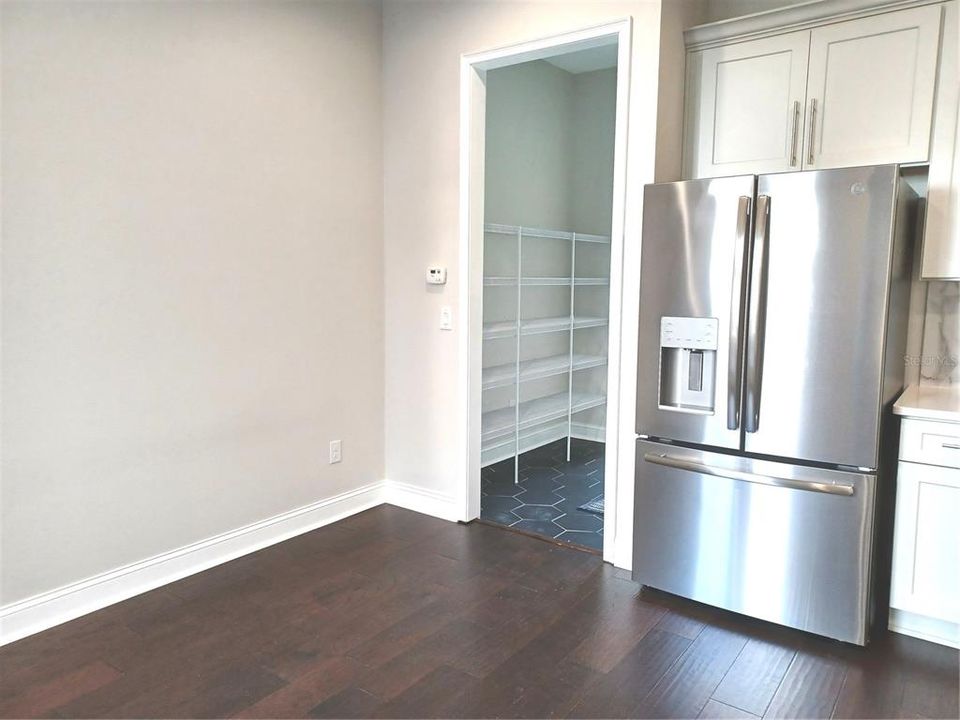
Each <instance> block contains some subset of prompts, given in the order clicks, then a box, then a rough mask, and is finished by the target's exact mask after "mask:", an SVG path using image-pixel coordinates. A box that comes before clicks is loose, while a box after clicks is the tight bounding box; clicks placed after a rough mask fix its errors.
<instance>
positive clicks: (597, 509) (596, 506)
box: [577, 495, 603, 515]
mask: <svg viewBox="0 0 960 720" xmlns="http://www.w3.org/2000/svg"><path fill="white" fill-rule="evenodd" d="M577 510H583V511H584V512H588V513H593V514H594V515H603V495H601V496H600V497H595V498H594V499H593V500H591V501H590V502H587V503H584V504H583V505H581V506H580V507H578V508H577Z"/></svg>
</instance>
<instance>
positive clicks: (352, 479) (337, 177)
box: [0, 0, 384, 603]
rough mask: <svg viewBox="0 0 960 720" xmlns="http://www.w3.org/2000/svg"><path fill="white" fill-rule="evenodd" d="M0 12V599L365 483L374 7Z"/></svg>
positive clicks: (374, 462) (378, 185) (379, 273)
mask: <svg viewBox="0 0 960 720" xmlns="http://www.w3.org/2000/svg"><path fill="white" fill-rule="evenodd" d="M2 25H3V27H2V53H3V56H2V65H3V69H2V73H3V75H2V86H3V108H2V137H0V142H2V147H0V149H2V182H3V190H4V196H3V211H4V212H3V221H2V222H3V228H2V229H3V246H2V253H3V256H2V261H3V269H2V273H3V274H2V281H3V289H2V293H3V294H2V302H3V335H2V342H3V353H4V357H3V362H4V367H3V386H2V392H3V417H2V420H3V467H2V471H3V484H2V497H0V505H2V517H0V520H2V552H3V556H2V573H3V574H2V595H0V603H10V602H12V601H16V600H20V599H22V598H26V597H28V596H31V595H34V594H36V593H40V592H43V591H47V590H51V589H53V588H56V587H58V586H62V585H64V584H66V583H70V582H73V581H77V580H81V579H83V578H86V577H89V576H91V575H94V574H97V573H100V572H102V571H106V570H109V569H112V568H116V567H117V566H120V565H123V564H126V563H130V562H134V561H137V560H141V559H144V558H147V557H150V556H152V555H155V554H157V553H161V552H164V551H168V550H171V549H173V548H177V547H180V546H183V545H185V544H188V543H191V542H194V541H198V540H202V539H204V538H207V537H210V536H212V535H215V534H217V533H221V532H224V531H227V530H231V529H234V528H237V527H240V526H243V525H245V524H248V523H251V522H255V521H257V520H261V519H264V518H267V517H270V516H272V515H275V514H278V513H281V512H283V511H286V510H291V509H293V508H297V507H300V506H303V505H306V504H309V503H311V502H314V501H317V500H319V499H322V498H326V497H329V496H332V495H335V494H337V493H340V492H343V491H345V490H348V489H351V488H355V487H357V486H359V485H363V484H366V483H369V482H373V481H377V480H380V479H382V477H383V432H382V427H383V386H382V383H383V380H382V378H383V355H384V329H383V312H384V310H383V302H384V295H383V246H382V203H381V199H382V181H383V177H382V164H381V163H382V159H381V157H382V154H381V137H382V134H381V83H380V77H381V63H380V47H381V44H380V43H381V13H380V6H379V3H377V2H362V1H356V0H346V1H344V2H314V3H279V2H244V3H232V2H230V3H227V2H216V3H202V2H179V3H166V2H163V3H159V2H157V3H153V2H130V3H120V2H83V3H79V2H65V3H55V2H25V3H20V2H5V3H3V5H2ZM334 438H341V439H342V440H343V458H344V460H343V463H342V464H340V465H334V466H330V465H328V464H327V443H328V442H329V441H330V440H331V439H334Z"/></svg>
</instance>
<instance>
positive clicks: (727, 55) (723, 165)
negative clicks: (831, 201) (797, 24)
mask: <svg viewBox="0 0 960 720" xmlns="http://www.w3.org/2000/svg"><path fill="white" fill-rule="evenodd" d="M809 45H810V33H808V32H799V33H788V34H786V35H778V36H776V37H772V38H764V39H762V40H755V41H753V42H743V43H734V44H732V45H725V46H722V47H717V48H712V49H709V50H704V51H703V53H702V55H701V57H700V68H701V73H700V82H699V93H698V99H697V106H698V107H699V113H697V115H698V118H697V119H698V121H699V122H698V127H697V129H696V131H697V141H696V143H695V144H694V146H693V147H694V151H695V157H694V158H691V160H692V162H693V164H694V165H693V167H694V175H695V176H696V177H714V176H717V175H740V174H745V173H761V172H779V171H782V170H789V169H790V168H797V167H799V162H800V156H799V153H800V149H801V148H800V142H801V140H800V136H801V132H802V123H803V101H804V96H805V93H806V74H807V51H808V48H809Z"/></svg>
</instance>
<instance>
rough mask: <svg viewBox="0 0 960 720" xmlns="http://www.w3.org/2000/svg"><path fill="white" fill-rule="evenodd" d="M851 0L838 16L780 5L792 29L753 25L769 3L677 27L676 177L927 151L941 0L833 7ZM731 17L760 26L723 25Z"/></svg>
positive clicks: (923, 157)
mask: <svg viewBox="0 0 960 720" xmlns="http://www.w3.org/2000/svg"><path fill="white" fill-rule="evenodd" d="M851 3H854V4H858V5H862V6H863V8H864V9H863V10H861V11H859V12H860V13H861V14H862V16H861V17H856V18H855V19H847V20H844V21H843V22H835V21H831V18H829V17H824V16H816V17H811V18H805V17H800V16H798V15H797V13H803V12H805V13H811V12H821V13H823V12H826V11H827V10H828V9H829V8H830V7H831V6H832V4H831V3H829V2H825V3H822V4H821V3H808V4H807V5H801V6H797V8H787V9H786V10H784V11H782V13H785V14H788V15H789V17H784V22H785V23H786V25H787V26H792V27H794V28H796V27H797V26H800V27H801V28H804V29H797V30H795V31H793V32H783V33H778V32H777V28H775V27H757V26H756V23H758V22H766V23H769V22H770V21H771V20H770V18H773V17H774V16H776V15H777V14H778V13H777V12H771V13H762V14H761V15H755V16H748V17H747V18H744V19H743V20H742V21H727V22H726V23H722V24H720V23H718V24H717V25H714V26H708V25H705V26H702V27H701V28H694V29H693V30H692V31H687V32H688V35H687V37H688V42H689V41H690V40H691V38H694V43H693V46H692V47H691V49H690V51H689V52H688V56H687V61H688V72H687V83H688V86H687V94H686V103H687V109H686V131H685V136H686V144H685V158H684V168H685V177H687V178H698V177H717V176H723V175H739V174H746V173H768V172H784V171H790V170H807V169H824V168H831V167H849V166H856V165H876V164H883V163H922V162H927V161H928V159H929V157H930V135H931V127H932V119H933V110H934V99H935V94H936V93H935V91H936V84H937V63H938V57H939V49H940V24H941V14H942V8H941V5H940V4H928V5H918V6H917V7H911V8H907V9H902V10H896V11H893V12H882V11H878V10H877V9H876V6H875V5H874V6H871V5H869V4H868V3H867V2H866V0H863V2H860V0H849V2H846V3H845V4H842V7H841V4H837V11H838V12H839V11H841V10H843V9H844V8H846V9H847V10H849V9H850V6H851ZM870 12H873V13H875V14H869V13H870ZM876 13H879V14H876ZM846 17H848V18H849V14H848V15H847V16H846ZM739 22H742V23H743V27H742V30H743V35H745V36H748V37H757V36H758V35H760V36H761V37H758V39H750V40H744V39H743V36H740V37H737V36H736V35H732V36H731V35H730V28H732V27H734V26H732V25H731V23H739ZM751 23H753V25H751ZM691 33H692V34H691ZM724 34H725V35H724ZM698 39H699V40H700V41H699V42H697V40H698Z"/></svg>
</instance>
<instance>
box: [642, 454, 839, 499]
mask: <svg viewBox="0 0 960 720" xmlns="http://www.w3.org/2000/svg"><path fill="white" fill-rule="evenodd" d="M643 459H644V460H646V461H647V462H649V463H653V464H654V465H663V466H664V467H668V468H674V469H676V470H688V471H689V472H695V473H700V474H701V475H713V476H714V477H722V478H728V479H730V480H742V481H743V482H749V483H755V484H757V485H771V486H773V487H782V488H790V489H791V490H806V491H809V492H818V493H826V494H828V495H845V496H847V497H849V496H850V495H853V485H845V484H835V483H825V482H817V481H815V480H797V479H795V478H785V477H777V476H775V475H757V474H756V473H749V472H744V471H743V470H733V469H731V468H724V467H717V466H716V465H707V464H706V463H701V462H697V461H696V460H687V459H685V458H678V457H674V456H672V455H666V454H660V453H645V454H644V456H643Z"/></svg>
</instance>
